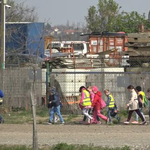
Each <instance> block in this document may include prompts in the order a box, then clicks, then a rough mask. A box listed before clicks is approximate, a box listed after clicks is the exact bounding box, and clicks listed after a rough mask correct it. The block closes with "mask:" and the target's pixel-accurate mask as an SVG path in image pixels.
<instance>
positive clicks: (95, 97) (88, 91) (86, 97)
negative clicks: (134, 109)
mask: <svg viewBox="0 0 150 150" xmlns="http://www.w3.org/2000/svg"><path fill="white" fill-rule="evenodd" d="M79 92H80V93H81V100H80V103H79V106H80V108H81V110H82V113H83V115H84V118H83V120H82V121H81V123H82V124H85V123H86V122H85V121H86V118H87V120H88V124H101V121H100V118H101V119H102V120H104V121H105V122H106V123H110V124H112V117H115V118H116V119H117V120H118V122H119V121H120V118H119V117H118V115H117V112H118V110H117V106H116V103H115V101H114V98H113V96H112V95H111V93H110V92H109V90H108V89H106V90H104V94H105V95H106V96H107V102H106V103H105V102H104V100H103V99H102V93H101V92H100V91H99V90H98V88H97V86H93V87H91V86H89V87H87V88H85V87H84V86H81V87H80V89H79ZM106 106H107V107H108V111H107V116H105V115H103V114H102V113H101V110H102V109H103V108H105V107H106ZM91 111H92V112H93V116H91V115H90V113H91Z"/></svg>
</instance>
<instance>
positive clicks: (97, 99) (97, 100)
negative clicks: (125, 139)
mask: <svg viewBox="0 0 150 150" xmlns="http://www.w3.org/2000/svg"><path fill="white" fill-rule="evenodd" d="M92 90H93V92H94V94H95V95H94V101H93V103H92V107H93V110H94V112H93V120H92V122H96V120H97V116H98V117H100V118H101V119H103V120H105V121H106V123H107V122H108V118H107V117H106V116H104V115H102V114H101V97H102V94H101V92H100V91H98V88H97V87H96V86H93V88H92Z"/></svg>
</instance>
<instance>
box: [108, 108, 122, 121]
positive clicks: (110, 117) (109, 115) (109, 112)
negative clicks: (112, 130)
mask: <svg viewBox="0 0 150 150" xmlns="http://www.w3.org/2000/svg"><path fill="white" fill-rule="evenodd" d="M113 111H115V110H114V108H109V109H108V112H107V116H108V118H109V122H110V123H112V116H111V112H113ZM113 118H116V119H117V120H118V119H119V117H118V116H117V114H116V115H115V116H113Z"/></svg>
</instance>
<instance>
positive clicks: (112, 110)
mask: <svg viewBox="0 0 150 150" xmlns="http://www.w3.org/2000/svg"><path fill="white" fill-rule="evenodd" d="M104 94H105V95H106V96H107V103H106V106H107V107H108V111H107V117H108V118H109V123H110V124H112V117H114V118H116V119H117V120H118V122H119V121H120V118H119V117H118V115H117V112H116V111H117V106H116V104H115V101H114V98H113V96H112V94H111V93H110V91H109V90H108V89H106V90H104Z"/></svg>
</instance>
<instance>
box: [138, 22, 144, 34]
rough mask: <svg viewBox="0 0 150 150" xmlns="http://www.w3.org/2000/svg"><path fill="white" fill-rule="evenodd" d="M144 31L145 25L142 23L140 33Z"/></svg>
mask: <svg viewBox="0 0 150 150" xmlns="http://www.w3.org/2000/svg"><path fill="white" fill-rule="evenodd" d="M143 32H144V25H143V24H140V25H139V33H143Z"/></svg>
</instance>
